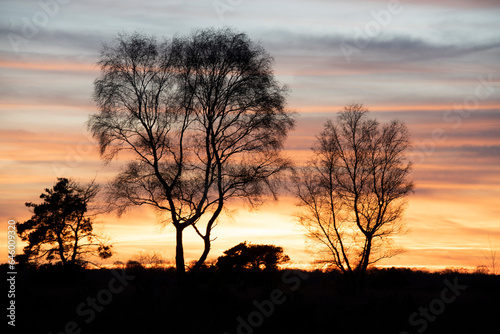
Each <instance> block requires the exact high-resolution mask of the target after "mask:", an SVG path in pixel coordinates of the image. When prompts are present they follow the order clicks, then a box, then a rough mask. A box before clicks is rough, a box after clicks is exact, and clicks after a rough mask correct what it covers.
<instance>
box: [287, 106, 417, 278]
mask: <svg viewBox="0 0 500 334" xmlns="http://www.w3.org/2000/svg"><path fill="white" fill-rule="evenodd" d="M367 113H368V110H367V109H366V108H364V107H363V106H362V105H360V104H351V105H348V106H346V107H344V109H343V110H342V111H341V112H340V113H339V114H338V117H337V120H336V122H332V121H328V122H327V123H326V124H325V128H324V130H323V132H322V133H321V134H320V135H319V136H318V137H317V144H316V146H315V147H314V148H313V151H314V158H313V160H312V161H311V162H310V163H309V164H308V165H307V166H306V167H305V168H304V169H303V170H302V171H301V172H298V173H297V174H296V176H295V178H294V180H295V182H294V184H295V188H294V192H295V194H296V196H297V197H298V199H299V203H298V205H299V206H300V207H301V208H302V210H301V211H300V212H298V213H297V217H298V219H299V222H300V223H301V224H302V226H303V227H304V228H305V229H306V230H307V232H308V235H309V237H310V238H311V240H312V241H314V244H315V245H318V246H319V249H320V253H319V254H321V256H320V258H321V259H322V260H323V261H325V262H327V263H329V264H331V265H333V266H335V267H336V268H338V269H339V270H341V271H342V272H343V273H344V274H345V275H346V276H347V277H348V278H349V280H350V282H351V283H353V284H354V285H355V286H356V287H358V288H359V287H362V285H363V281H364V277H365V273H366V270H367V268H368V266H369V265H370V264H373V263H375V262H377V261H379V260H380V259H382V258H386V257H390V256H393V255H395V254H397V253H399V252H400V250H398V249H397V248H394V247H393V246H392V244H391V237H392V236H394V235H396V234H398V233H401V232H403V227H404V225H403V224H402V222H401V218H402V215H403V211H404V207H405V197H406V196H407V195H408V194H410V192H411V191H412V189H413V183H412V182H411V181H409V180H408V176H409V173H410V171H411V165H410V163H408V162H406V160H405V152H406V151H407V150H408V148H409V145H410V139H409V133H408V130H407V128H406V126H405V124H404V123H402V122H399V121H392V122H390V123H388V124H384V125H380V124H379V123H378V122H377V121H376V120H374V119H369V118H368V115H367Z"/></svg>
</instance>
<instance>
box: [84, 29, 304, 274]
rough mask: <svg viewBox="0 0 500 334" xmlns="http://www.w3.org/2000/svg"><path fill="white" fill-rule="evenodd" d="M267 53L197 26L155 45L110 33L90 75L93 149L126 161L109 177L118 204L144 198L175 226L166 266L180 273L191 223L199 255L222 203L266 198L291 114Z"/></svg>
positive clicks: (241, 37) (232, 35) (279, 166)
mask: <svg viewBox="0 0 500 334" xmlns="http://www.w3.org/2000/svg"><path fill="white" fill-rule="evenodd" d="M272 64H273V59H272V57H271V56H270V55H269V54H268V53H267V52H266V51H265V50H264V49H263V48H262V47H261V46H259V45H257V44H254V43H252V41H250V40H249V38H248V37H247V36H246V35H245V34H243V33H237V32H234V31H232V30H229V29H223V30H213V29H208V30H202V31H198V32H195V33H194V34H192V35H191V36H189V37H187V38H183V39H173V40H172V41H171V42H164V43H161V44H159V43H157V42H156V40H155V39H154V38H151V37H145V36H142V35H139V34H134V35H131V36H126V35H120V36H119V37H118V38H117V40H116V41H115V43H114V45H111V46H105V47H104V49H103V51H102V54H101V60H100V62H99V65H100V66H101V76H100V77H99V78H98V79H97V80H96V81H95V93H94V98H95V101H96V102H97V105H98V107H99V113H98V114H95V115H93V116H91V118H90V121H89V127H90V130H91V132H92V134H93V136H94V137H95V138H96V139H97V140H98V141H99V146H100V149H101V154H102V156H103V157H104V158H105V159H108V160H110V159H112V158H113V157H114V156H115V155H116V153H117V152H118V151H120V150H128V151H131V152H132V155H129V157H130V158H131V159H132V161H131V162H130V163H129V164H128V165H127V167H126V168H125V169H124V170H123V171H122V172H121V173H120V174H119V175H118V176H117V177H116V178H115V180H114V181H113V182H112V184H111V191H110V202H111V203H113V204H114V205H115V206H117V207H118V208H119V209H120V210H124V209H126V208H127V207H128V206H130V205H131V204H132V205H144V204H146V205H151V206H153V207H155V208H156V209H158V210H160V211H161V212H164V213H166V214H167V215H166V216H165V222H167V223H171V224H172V225H173V226H174V227H175V229H176V269H177V272H178V273H179V275H180V276H182V275H183V273H184V272H185V261H184V250H183V243H182V235H183V231H184V229H186V228H187V227H192V228H194V229H195V231H196V233H197V234H198V235H199V236H200V237H201V238H202V240H203V243H204V249H203V253H202V254H201V256H200V258H199V260H198V262H197V264H196V265H195V266H194V268H193V270H196V269H197V268H199V267H200V266H201V265H202V264H203V262H204V261H205V260H206V258H207V255H208V253H209V251H210V247H211V241H212V237H211V232H212V229H213V228H214V227H215V225H216V221H217V219H218V218H219V216H220V213H221V212H222V210H223V208H224V206H225V204H226V203H227V202H228V201H230V200H231V199H235V198H242V199H245V200H247V201H248V202H249V203H250V204H251V205H258V204H260V201H261V199H262V196H263V195H264V194H266V193H269V194H272V195H274V196H275V195H276V189H277V188H276V186H277V183H276V180H277V178H276V176H277V175H278V173H280V172H281V171H282V170H284V169H285V168H287V167H288V165H289V162H288V160H287V159H284V158H283V157H282V155H281V154H280V151H281V149H282V147H283V143H284V140H285V138H286V135H287V133H288V131H289V130H290V129H291V128H292V127H293V126H294V119H293V116H294V115H293V114H292V113H290V112H288V111H287V110H286V109H285V93H286V90H285V88H284V87H282V86H280V85H279V83H278V82H277V81H276V80H275V79H274V76H273V72H272Z"/></svg>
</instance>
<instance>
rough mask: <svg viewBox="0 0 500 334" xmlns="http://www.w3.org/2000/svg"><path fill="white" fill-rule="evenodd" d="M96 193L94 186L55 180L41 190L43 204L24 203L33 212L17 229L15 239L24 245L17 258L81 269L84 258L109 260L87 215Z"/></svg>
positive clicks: (110, 253) (108, 246)
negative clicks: (78, 266) (17, 235)
mask: <svg viewBox="0 0 500 334" xmlns="http://www.w3.org/2000/svg"><path fill="white" fill-rule="evenodd" d="M98 191H99V189H98V186H97V185H96V184H95V183H94V182H92V183H90V184H89V185H87V186H84V187H82V186H80V185H78V184H77V183H76V182H74V181H72V180H69V179H66V178H58V179H57V183H56V184H55V185H54V186H53V188H52V189H45V193H42V194H41V195H40V198H41V199H43V203H41V204H34V203H26V206H27V207H30V208H32V209H33V216H32V217H31V219H29V220H27V221H26V222H24V223H19V224H18V225H17V232H18V234H19V236H20V237H21V239H22V240H23V241H27V242H28V245H27V246H26V247H24V253H23V254H22V255H21V256H20V257H19V258H20V259H21V260H22V261H28V262H35V263H36V262H38V261H39V260H46V261H48V262H52V261H53V260H55V259H59V261H60V263H62V264H63V265H64V266H70V265H83V264H85V263H87V262H88V261H87V260H85V256H88V255H98V256H99V257H101V258H103V259H106V258H109V257H110V256H111V255H112V252H111V248H112V246H110V245H106V244H105V243H104V242H103V241H102V239H101V237H100V236H98V235H97V234H95V233H94V229H93V226H92V225H93V221H92V218H91V217H90V216H89V213H88V206H89V203H90V202H91V201H92V200H93V199H94V198H95V196H96V195H97V193H98Z"/></svg>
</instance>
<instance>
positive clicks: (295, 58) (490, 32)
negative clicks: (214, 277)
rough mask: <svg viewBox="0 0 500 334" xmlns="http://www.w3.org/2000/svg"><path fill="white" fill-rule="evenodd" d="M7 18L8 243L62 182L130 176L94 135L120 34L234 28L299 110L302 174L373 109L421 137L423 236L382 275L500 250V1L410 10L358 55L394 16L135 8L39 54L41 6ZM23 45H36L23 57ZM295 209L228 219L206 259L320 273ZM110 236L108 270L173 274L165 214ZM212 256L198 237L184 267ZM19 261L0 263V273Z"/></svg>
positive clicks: (1, 108) (107, 225)
mask: <svg viewBox="0 0 500 334" xmlns="http://www.w3.org/2000/svg"><path fill="white" fill-rule="evenodd" d="M2 6H3V11H2V13H1V14H0V17H1V18H2V19H4V20H2V21H4V22H9V24H6V25H4V26H2V30H1V31H2V37H3V38H2V39H1V40H0V72H1V73H2V76H1V77H0V92H1V94H2V100H1V102H0V157H1V158H0V185H1V188H0V228H2V229H3V230H4V231H6V230H7V228H6V226H7V221H8V220H9V219H15V220H16V221H20V222H22V221H25V220H27V219H28V218H29V217H30V213H29V211H28V209H27V208H26V207H25V206H24V203H25V202H39V201H40V200H39V198H38V196H39V195H40V194H41V193H42V191H43V190H44V189H45V188H48V187H52V185H53V184H54V183H55V182H56V177H72V178H74V179H75V180H76V181H78V182H81V183H86V182H89V181H90V180H92V179H93V178H94V177H95V178H96V181H97V182H98V183H101V184H105V183H106V182H108V181H109V180H111V179H112V177H113V176H114V175H116V173H117V171H119V169H120V167H121V165H122V164H123V163H124V162H126V155H120V156H119V157H118V159H117V160H115V161H113V162H111V163H110V164H107V165H106V164H104V163H103V162H102V160H101V159H100V157H99V155H98V152H97V145H96V143H95V141H94V140H93V139H92V138H91V137H90V135H89V133H88V132H87V130H86V125H85V122H86V121H87V119H88V116H89V115H90V114H91V113H93V112H95V111H96V107H95V105H94V104H93V103H92V101H91V95H92V88H93V81H94V80H95V79H96V77H97V75H98V74H99V68H98V66H97V65H96V62H97V60H98V57H99V51H100V48H101V43H102V42H105V43H107V42H110V41H111V39H112V38H113V37H114V36H115V35H116V34H117V33H118V32H119V31H122V30H125V31H126V32H133V31H134V30H139V31H142V32H144V33H146V34H153V35H155V36H157V37H158V39H161V38H162V36H165V37H172V36H173V35H174V34H178V35H185V34H189V33H190V32H191V31H192V30H193V29H197V28H205V27H210V26H214V27H222V26H225V25H228V26H232V27H234V28H235V29H237V30H240V31H242V32H245V33H247V34H248V35H249V37H250V38H251V39H252V40H254V41H258V42H260V43H261V44H262V46H263V47H264V48H265V49H266V50H267V51H268V52H269V53H270V54H271V55H272V56H273V57H274V58H275V68H274V70H275V76H276V78H277V79H278V80H279V81H280V82H282V83H283V84H286V85H287V86H288V87H290V93H289V95H288V107H289V109H290V110H292V111H296V112H298V118H297V126H296V129H295V130H294V131H292V132H291V133H290V134H289V138H288V140H287V142H286V147H285V154H286V155H287V156H289V157H290V158H291V159H292V160H293V161H294V162H295V163H296V164H297V165H301V164H303V163H304V162H305V161H307V159H309V157H310V156H311V151H310V148H311V146H313V144H314V140H315V135H316V134H319V132H321V131H322V129H323V124H324V123H325V121H326V120H327V119H333V118H334V117H335V113H336V112H337V111H338V110H339V109H340V108H342V106H344V105H346V104H349V103H352V102H359V103H363V104H364V105H365V106H366V107H367V108H368V109H370V111H371V117H374V118H376V119H378V120H379V121H380V122H387V121H389V120H391V119H399V120H402V121H404V122H405V123H406V124H407V125H408V128H409V130H410V133H411V135H412V138H413V146H414V149H413V151H412V152H411V156H412V157H413V161H414V171H413V173H412V175H411V177H412V178H413V180H414V182H415V185H416V189H415V194H414V195H412V196H410V197H409V198H408V203H409V205H408V208H407V211H406V214H405V216H404V220H405V221H406V222H407V225H408V227H409V228H410V229H411V232H410V233H408V234H406V235H402V236H399V237H398V238H397V241H398V243H399V245H401V246H402V247H404V248H406V249H407V252H406V253H404V254H401V255H398V256H397V257H394V258H391V259H387V260H384V261H382V262H380V265H381V266H392V265H394V266H406V267H426V266H427V267H429V268H446V267H467V268H474V267H476V266H477V265H480V264H483V262H484V253H485V252H487V251H488V249H489V247H490V242H491V245H492V246H493V247H494V248H496V249H497V250H498V249H500V207H499V206H498V203H497V202H498V198H500V141H499V140H500V94H499V91H500V83H499V78H500V66H499V64H498V59H499V56H500V36H499V35H498V31H499V29H498V28H500V23H499V22H500V21H499V20H498V18H499V17H500V8H499V7H498V5H496V4H495V2H494V1H488V0H484V1H462V2H459V3H456V2H454V1H447V0H446V1H445V0H442V1H437V2H428V1H412V2H408V1H400V6H402V7H401V8H402V10H401V11H400V12H399V13H398V14H393V15H392V16H391V17H390V20H389V21H390V22H389V23H388V24H387V25H385V26H382V25H380V29H379V32H378V33H377V34H373V36H371V37H368V41H369V42H368V43H366V44H359V43H358V44H357V42H356V41H358V39H357V38H359V36H360V35H359V31H361V32H362V33H364V34H365V35H366V32H363V31H364V29H365V27H366V26H367V24H369V23H370V22H376V21H375V18H374V15H373V12H375V13H381V12H382V11H384V10H387V6H388V3H387V2H384V1H381V0H366V1H357V2H354V3H350V4H346V3H345V2H342V1H330V2H324V1H313V2H311V3H304V2H300V1H296V0H293V1H288V2H284V1H271V2H264V1H254V2H241V4H239V5H237V6H236V5H235V6H234V8H232V10H228V11H226V12H224V13H222V16H221V15H220V13H218V12H217V10H216V9H215V8H214V7H213V3H212V1H207V2H198V3H194V2H190V1H184V0H181V1H178V0H172V1H156V0H152V1H147V2H145V3H144V6H142V7H140V8H136V6H132V5H131V4H130V3H128V2H126V3H121V4H118V5H116V6H117V8H108V7H106V6H105V7H104V8H102V10H100V11H99V12H98V13H96V11H95V8H101V7H102V2H97V1H93V0H92V1H90V2H88V3H85V4H83V3H79V2H76V1H73V2H69V3H68V4H65V5H61V6H60V8H59V10H58V12H57V13H56V14H54V15H53V16H51V17H50V19H49V20H48V23H47V24H45V25H43V26H40V27H38V30H37V33H36V34H33V36H30V37H29V38H27V37H26V36H24V35H23V34H24V32H23V31H25V30H23V22H24V21H23V18H27V19H28V20H31V18H32V17H33V15H34V14H35V13H37V12H39V11H41V10H42V9H41V7H39V5H38V3H37V2H36V1H34V0H33V1H28V2H23V3H20V2H18V1H14V0H7V1H5V2H4V3H3V5H2ZM116 9H119V10H116ZM89 17H92V18H93V19H92V20H91V21H88V20H89ZM90 22H92V23H91V24H90ZM370 24H372V23H370ZM372 25H373V24H372ZM82 27H85V28H82ZM13 36H14V37H15V36H19V37H22V38H24V40H21V41H22V42H20V44H15V43H14V44H13V42H12V38H13ZM346 45H348V46H350V47H355V48H356V49H351V51H353V50H354V52H353V53H352V54H350V55H349V54H346V53H345V49H344V51H343V49H342V48H341V46H344V47H345V46H346ZM356 50H357V51H356ZM294 203H295V200H294V199H293V198H292V197H291V196H290V194H288V193H286V192H283V194H282V196H281V197H280V200H279V202H277V203H272V202H269V203H266V204H265V205H264V206H263V207H262V208H260V210H258V211H252V212H251V211H249V210H248V208H247V207H246V206H244V205H243V204H241V203H240V202H236V203H230V205H229V206H228V209H231V210H233V209H237V212H236V213H235V214H234V216H233V218H232V220H231V219H228V218H227V217H224V218H222V219H221V222H220V223H219V224H218V226H217V227H216V228H215V230H214V232H213V235H214V237H217V240H215V241H214V242H213V245H212V246H213V248H212V251H211V253H210V255H209V258H211V259H214V258H217V257H218V256H220V255H221V254H222V252H223V251H224V250H226V249H228V248H230V247H232V246H234V245H236V244H238V243H239V242H242V241H248V242H252V243H272V244H275V245H278V246H282V247H284V249H285V253H287V254H288V255H289V256H290V257H291V259H292V262H293V263H294V264H297V265H304V264H305V263H309V262H312V261H313V256H312V254H310V253H308V252H307V251H306V249H307V240H306V238H305V237H304V231H302V230H301V228H300V226H299V225H298V224H297V222H296V221H295V220H294V218H293V216H292V215H291V213H293V212H294V211H295V210H297V208H296V207H295V205H294ZM99 220H100V221H102V222H103V230H104V232H105V233H106V234H108V235H109V236H110V237H112V238H113V240H114V244H115V249H116V251H117V256H116V257H112V258H111V259H110V260H109V261H107V262H105V263H112V262H114V261H117V260H121V261H124V260H128V259H130V258H131V257H133V256H134V255H135V254H137V253H139V252H140V251H144V250H154V251H158V252H160V253H161V254H162V255H163V256H164V257H165V258H167V259H173V257H174V246H175V240H174V233H173V231H172V229H171V228H169V227H165V228H164V229H159V228H158V225H157V224H156V223H155V221H156V216H155V213H154V212H153V211H152V210H149V209H147V208H131V210H130V211H129V212H128V213H127V214H125V215H124V216H123V217H121V218H117V217H116V216H114V215H107V216H103V217H101V218H99ZM201 245H202V243H201V239H200V238H199V237H198V236H197V235H195V234H194V233H193V231H191V229H189V230H188V231H187V232H186V238H185V252H186V259H187V261H186V262H188V261H190V260H193V259H197V257H198V256H199V255H200V254H201ZM0 246H1V247H5V246H6V240H5V239H3V240H2V241H0ZM21 249H22V246H21V245H19V248H18V251H19V252H20V251H21ZM6 260H7V255H6V252H2V253H1V255H0V263H3V262H6Z"/></svg>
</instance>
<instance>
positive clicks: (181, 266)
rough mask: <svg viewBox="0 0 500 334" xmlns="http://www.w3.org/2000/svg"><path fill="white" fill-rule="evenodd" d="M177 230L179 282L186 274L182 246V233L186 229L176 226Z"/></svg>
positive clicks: (176, 267) (176, 253) (177, 271)
mask: <svg viewBox="0 0 500 334" xmlns="http://www.w3.org/2000/svg"><path fill="white" fill-rule="evenodd" d="M175 230H176V238H175V242H176V246H175V269H176V273H177V278H178V280H179V281H182V280H183V279H184V276H185V274H186V267H185V263H184V246H183V245H182V232H183V230H184V227H183V226H176V227H175Z"/></svg>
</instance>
